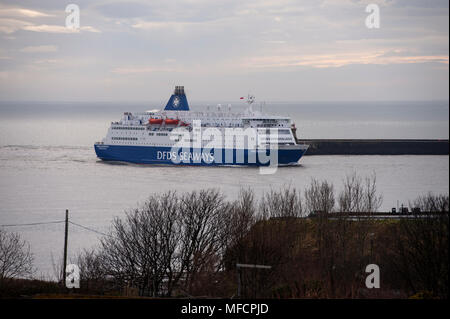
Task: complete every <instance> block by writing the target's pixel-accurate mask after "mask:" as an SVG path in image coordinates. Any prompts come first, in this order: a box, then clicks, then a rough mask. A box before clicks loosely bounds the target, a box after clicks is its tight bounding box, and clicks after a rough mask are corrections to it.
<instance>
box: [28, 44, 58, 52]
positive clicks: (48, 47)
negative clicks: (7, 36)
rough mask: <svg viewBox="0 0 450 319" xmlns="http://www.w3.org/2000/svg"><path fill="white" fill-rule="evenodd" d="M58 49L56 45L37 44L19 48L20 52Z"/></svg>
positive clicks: (54, 50)
mask: <svg viewBox="0 0 450 319" xmlns="http://www.w3.org/2000/svg"><path fill="white" fill-rule="evenodd" d="M56 51H58V46H57V45H38V46H28V47H25V48H22V49H20V52H25V53H47V52H56Z"/></svg>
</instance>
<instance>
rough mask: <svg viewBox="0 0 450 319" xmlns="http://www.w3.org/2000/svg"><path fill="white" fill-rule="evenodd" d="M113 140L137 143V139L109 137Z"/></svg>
mask: <svg viewBox="0 0 450 319" xmlns="http://www.w3.org/2000/svg"><path fill="white" fill-rule="evenodd" d="M111 138H112V139H113V140H121V141H137V140H138V138H137V137H111Z"/></svg>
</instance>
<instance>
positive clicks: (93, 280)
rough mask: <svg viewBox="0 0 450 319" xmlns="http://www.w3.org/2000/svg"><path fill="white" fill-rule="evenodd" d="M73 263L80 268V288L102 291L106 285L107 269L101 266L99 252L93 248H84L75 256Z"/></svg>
mask: <svg viewBox="0 0 450 319" xmlns="http://www.w3.org/2000/svg"><path fill="white" fill-rule="evenodd" d="M75 263H76V264H77V265H78V267H79V268H80V286H81V288H82V289H84V290H86V291H89V292H100V293H103V292H104V290H105V286H106V285H107V276H106V273H107V271H106V269H104V267H103V263H102V256H101V255H100V253H99V252H97V251H96V250H94V249H91V250H88V249H84V250H83V251H81V252H80V253H79V254H78V255H77V256H76V257H75Z"/></svg>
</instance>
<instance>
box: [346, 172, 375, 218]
mask: <svg viewBox="0 0 450 319" xmlns="http://www.w3.org/2000/svg"><path fill="white" fill-rule="evenodd" d="M382 202H383V197H382V196H381V195H378V194H377V187H376V175H375V174H373V175H371V176H366V177H365V178H364V179H362V178H361V177H360V176H357V175H356V173H353V174H351V175H347V176H346V178H345V180H344V185H343V190H342V191H341V193H340V194H339V197H338V203H339V210H340V211H341V212H366V213H371V212H376V211H377V210H378V209H379V208H380V206H381V204H382Z"/></svg>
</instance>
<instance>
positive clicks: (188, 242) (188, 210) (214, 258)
mask: <svg viewBox="0 0 450 319" xmlns="http://www.w3.org/2000/svg"><path fill="white" fill-rule="evenodd" d="M180 211H181V238H180V240H181V247H180V250H179V251H180V254H181V270H182V272H183V273H184V274H185V283H186V286H185V288H186V290H187V291H188V292H189V293H192V292H193V289H194V284H195V282H196V280H197V277H198V276H199V275H200V274H201V273H210V272H211V271H212V272H217V271H219V270H220V268H221V266H222V263H221V256H223V254H224V252H225V250H226V246H227V245H226V243H227V241H226V239H225V238H224V236H227V235H228V234H227V232H226V231H225V232H224V229H226V226H227V225H226V222H227V221H228V220H229V218H228V217H227V216H228V214H229V213H230V206H229V205H228V204H227V203H226V202H225V201H224V198H223V196H222V195H220V194H219V192H218V191H217V190H213V189H208V190H202V191H199V192H196V191H194V192H191V193H187V194H184V195H183V196H182V197H181V202H180Z"/></svg>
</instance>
